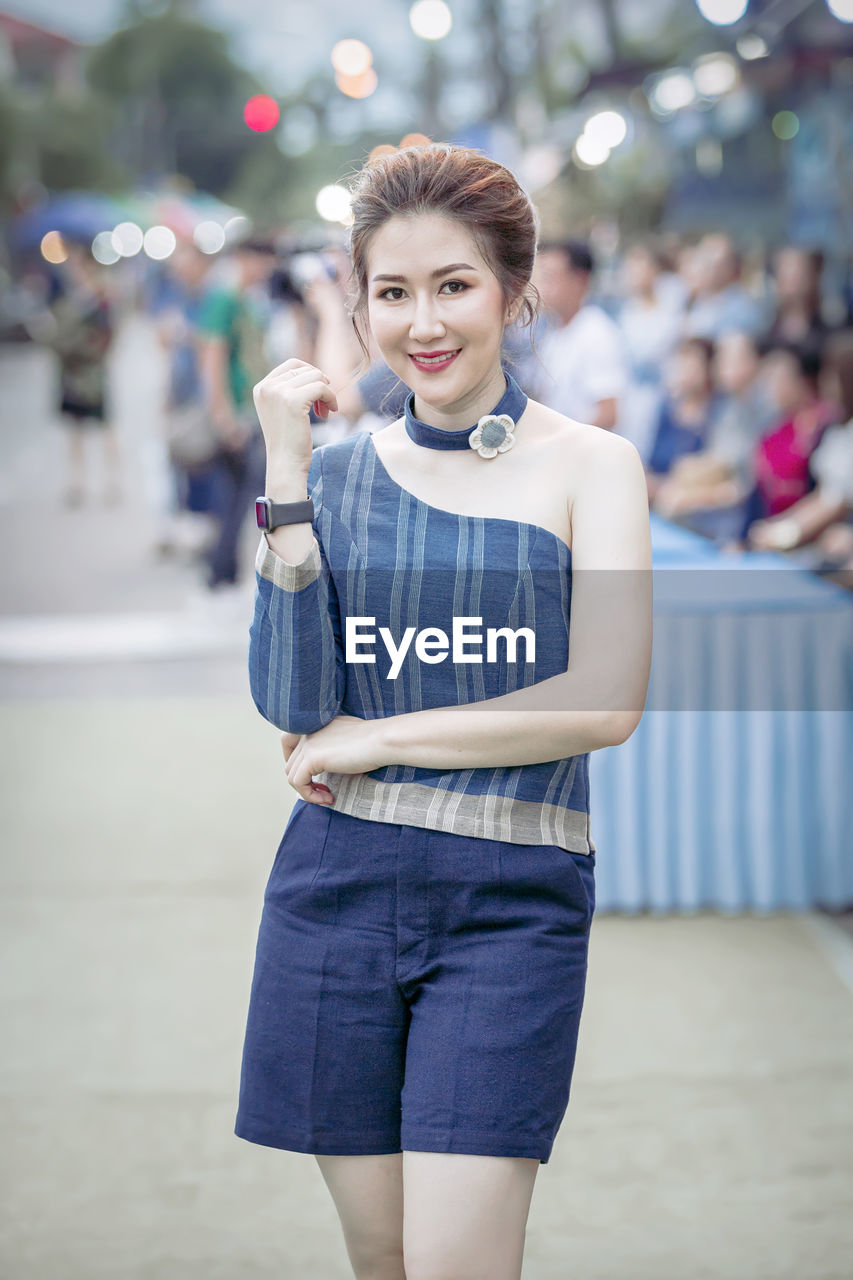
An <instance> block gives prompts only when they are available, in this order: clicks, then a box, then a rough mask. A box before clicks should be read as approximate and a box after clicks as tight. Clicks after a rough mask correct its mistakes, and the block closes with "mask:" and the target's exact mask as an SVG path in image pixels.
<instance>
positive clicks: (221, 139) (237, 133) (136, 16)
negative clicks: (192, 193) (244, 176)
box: [88, 0, 281, 195]
mask: <svg viewBox="0 0 853 1280" xmlns="http://www.w3.org/2000/svg"><path fill="white" fill-rule="evenodd" d="M88 79H89V83H90V84H91V85H92V87H93V88H94V89H95V90H96V91H97V92H98V93H100V94H102V95H103V97H104V98H105V99H107V100H108V101H109V102H111V103H112V104H114V106H115V108H116V112H117V126H116V131H115V135H114V146H115V147H116V148H117V150H118V152H119V154H121V155H122V156H125V157H126V158H127V160H128V163H129V165H130V166H131V168H132V170H133V171H134V172H135V173H136V175H137V176H138V177H139V178H141V179H142V180H144V181H152V180H153V181H156V180H157V179H158V178H160V177H161V176H162V175H163V174H170V173H180V174H182V175H184V176H185V177H187V178H189V179H190V180H191V181H192V182H193V183H194V184H195V185H196V186H197V187H199V188H200V189H202V190H205V191H210V192H212V193H213V194H214V195H222V194H224V193H225V192H226V191H227V190H228V189H229V188H230V187H231V186H232V185H233V184H234V182H235V180H236V179H237V178H238V176H239V173H240V170H241V169H242V167H243V165H244V164H245V163H246V161H247V156H248V155H250V154H251V155H252V157H253V162H254V163H256V160H255V159H254V157H255V153H258V152H261V153H263V154H264V155H265V156H266V157H267V158H268V160H269V161H270V162H272V163H275V162H277V161H280V160H281V154H280V152H279V151H278V149H277V147H276V144H275V141H274V138H273V136H272V134H258V133H251V132H250V131H249V130H248V129H247V127H246V124H245V122H244V120H243V107H244V105H245V103H246V100H247V99H248V98H249V97H250V96H251V95H252V94H253V93H257V92H258V91H259V90H260V89H261V86H260V85H259V84H258V82H257V81H256V80H255V79H254V77H253V76H251V75H250V74H249V72H247V71H246V70H245V69H244V68H242V67H241V66H239V65H238V64H237V63H236V62H235V61H234V60H233V58H232V57H231V54H230V51H229V48H228V37H227V36H226V35H225V33H224V32H221V31H217V30H214V29H213V28H211V27H208V26H206V25H205V24H204V23H203V22H200V21H199V20H197V19H196V18H195V17H193V16H192V6H191V5H188V4H187V2H186V0H172V2H171V3H170V4H168V5H167V6H166V7H165V8H164V9H162V10H161V11H160V12H157V13H153V14H152V13H151V12H150V10H147V9H146V10H143V11H141V10H140V8H139V6H138V5H137V4H134V3H131V5H130V6H129V8H128V10H127V15H126V25H125V26H124V27H123V28H122V29H121V30H119V31H116V32H115V33H114V34H113V35H111V36H109V37H108V38H107V39H106V40H105V41H104V42H103V43H102V44H100V45H98V46H97V47H96V48H95V49H93V50H92V53H91V56H90V59H89V64H88Z"/></svg>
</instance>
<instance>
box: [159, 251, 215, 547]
mask: <svg viewBox="0 0 853 1280" xmlns="http://www.w3.org/2000/svg"><path fill="white" fill-rule="evenodd" d="M210 272H211V259H210V257H209V256H208V255H207V254H204V253H202V252H201V250H200V249H198V248H197V247H196V246H195V244H193V243H191V242H189V241H186V240H179V241H178V244H177V245H176V247H175V250H174V252H173V253H172V254H171V256H170V257H169V258H168V259H167V260H166V263H165V264H164V276H163V279H162V281H161V284H160V288H159V290H158V292H157V295H156V297H155V298H154V300H153V303H152V311H153V314H154V319H155V324H156V329H157V336H158V339H159V341H160V344H161V346H162V347H163V349H164V351H165V353H166V358H167V360H168V364H169V377H168V388H167V393H166V404H165V406H164V415H163V416H164V424H165V432H164V435H165V441H164V443H165V448H166V455H167V456H166V466H167V468H168V473H169V484H168V489H167V499H166V502H167V506H166V510H165V512H164V513H163V527H162V529H161V531H160V534H159V536H158V539H157V543H156V549H157V550H158V551H159V552H160V553H161V554H163V555H167V554H171V553H173V552H175V551H178V550H187V551H190V552H193V553H196V554H197V553H199V552H202V551H203V550H204V549H205V548H207V547H208V546H209V545H210V542H211V538H212V536H213V532H214V529H215V525H216V520H215V518H214V516H213V514H212V512H213V485H214V479H215V458H216V454H217V453H218V450H219V440H218V436H217V434H216V431H215V429H214V427H213V423H212V418H211V415H210V412H209V410H208V408H207V403H206V398H205V394H204V385H203V381H202V376H201V369H200V365H199V335H198V325H199V319H200V317H201V314H202V309H203V307H204V304H205V298H206V295H207V291H208V289H209V287H210Z"/></svg>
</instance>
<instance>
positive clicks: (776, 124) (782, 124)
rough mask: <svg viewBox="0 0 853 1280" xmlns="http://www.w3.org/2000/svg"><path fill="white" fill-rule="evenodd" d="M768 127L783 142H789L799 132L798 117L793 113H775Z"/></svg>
mask: <svg viewBox="0 0 853 1280" xmlns="http://www.w3.org/2000/svg"><path fill="white" fill-rule="evenodd" d="M770 127H771V129H772V130H773V132H774V133H775V134H776V137H777V138H781V139H782V141H783V142H790V141H791V139H792V138H796V136H797V134H798V133H799V132H800V121H799V117H798V116H796V115H794V112H793V111H777V112H776V114H775V116H774V117H773V119H772V120H771V121H770Z"/></svg>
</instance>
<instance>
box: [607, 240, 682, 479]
mask: <svg viewBox="0 0 853 1280" xmlns="http://www.w3.org/2000/svg"><path fill="white" fill-rule="evenodd" d="M664 267H665V263H664V259H663V255H662V253H661V252H660V251H659V250H658V249H657V248H656V247H655V245H654V244H652V243H651V242H638V243H636V244H633V245H631V247H630V248H629V249H628V250H627V252H626V253H625V257H624V259H623V263H622V284H623V288H624V296H625V301H624V303H623V305H622V308H621V310H620V312H619V316H618V323H619V327H620V329H621V330H622V334H623V337H624V339H625V346H626V349H627V352H628V357H629V361H630V380H629V383H628V386H627V388H626V391H625V394H624V395H623V396H622V397H621V399H620V402H619V422H618V425H617V431H618V432H619V434H620V435H622V436H625V438H626V439H627V440H630V441H631V443H632V444H634V445H636V446H637V449H638V451H639V454H640V457H641V458H643V459H645V458H647V457H648V455H649V453H650V451H651V447H652V444H653V437H654V431H655V429H656V426H657V421H658V415H659V413H660V406H661V400H662V398H663V390H664V389H663V378H662V368H663V365H664V363H665V361H666V360H667V359H668V358H669V356H670V354H671V352H672V350H673V348H674V347H675V346H676V344H677V343H678V340H679V338H680V337H681V332H682V329H683V328H684V309H683V307H681V306H677V305H675V304H674V302H673V297H672V291H671V289H669V290H668V289H667V287H666V286H665V285H662V281H663V280H664V279H665V274H664Z"/></svg>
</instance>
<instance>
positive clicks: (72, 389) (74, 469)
mask: <svg viewBox="0 0 853 1280" xmlns="http://www.w3.org/2000/svg"><path fill="white" fill-rule="evenodd" d="M67 252H68V257H67V260H66V261H65V263H64V264H63V265H62V267H61V268H60V278H59V279H60V292H59V295H58V297H57V298H56V299H55V301H54V302H53V303H52V305H51V307H50V312H49V316H48V317H46V319H45V323H44V324H43V325H40V326H39V329H38V334H39V337H40V339H41V340H42V341H43V342H44V343H45V344H46V345H47V346H50V347H52V349H53V350H54V351H55V352H56V354H57V356H58V357H59V411H60V413H61V414H62V417H63V421H64V423H65V424H66V426H67V427H68V446H69V449H68V483H67V486H66V490H65V501H66V503H67V504H68V505H69V506H79V505H80V503H82V502H84V501H85V499H86V497H87V488H88V487H87V483H86V446H85V441H84V435H85V434H87V430H88V429H92V430H93V431H94V433H95V434H97V435H98V436H99V437H100V440H101V448H102V458H103V469H104V475H105V488H104V499H105V501H106V502H107V503H109V504H114V503H117V502H119V501H121V497H122V491H121V459H120V456H119V447H118V437H117V434H116V430H115V427H114V426H113V425H112V424H111V423H110V421H109V409H108V404H107V354H108V352H109V349H110V346H111V344H112V341H113V333H114V328H115V318H114V317H115V308H114V306H113V304H112V301H111V298H110V295H109V293H108V290H107V288H106V284H105V282H104V278H103V273H102V270H101V268H100V267H99V266H98V264H97V263H96V262H95V259H94V258H93V257H92V255H91V253H90V252H89V250H88V249H86V248H83V246H81V245H78V244H68V245H67Z"/></svg>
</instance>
